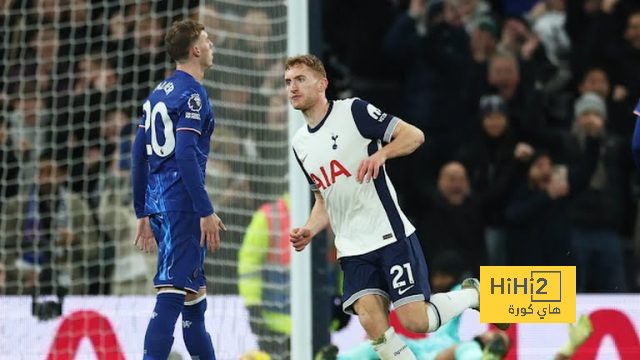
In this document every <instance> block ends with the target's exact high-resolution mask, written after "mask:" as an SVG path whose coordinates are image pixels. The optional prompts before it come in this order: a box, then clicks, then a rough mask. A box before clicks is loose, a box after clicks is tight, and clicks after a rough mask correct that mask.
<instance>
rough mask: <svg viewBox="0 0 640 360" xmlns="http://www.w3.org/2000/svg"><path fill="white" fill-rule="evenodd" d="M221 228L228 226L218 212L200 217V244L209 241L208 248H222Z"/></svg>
mask: <svg viewBox="0 0 640 360" xmlns="http://www.w3.org/2000/svg"><path fill="white" fill-rule="evenodd" d="M220 230H224V231H226V230H227V228H226V227H225V226H224V224H223V223H222V220H220V218H219V217H218V215H217V214H216V213H213V214H211V215H209V216H205V217H203V218H200V246H201V247H202V246H204V244H205V241H206V243H207V249H209V251H211V252H213V251H216V250H218V249H219V248H220Z"/></svg>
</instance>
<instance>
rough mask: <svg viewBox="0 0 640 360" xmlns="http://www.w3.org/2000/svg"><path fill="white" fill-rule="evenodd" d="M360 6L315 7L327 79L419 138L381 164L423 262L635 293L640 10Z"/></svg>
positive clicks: (545, 1)
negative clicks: (569, 279)
mask: <svg viewBox="0 0 640 360" xmlns="http://www.w3.org/2000/svg"><path fill="white" fill-rule="evenodd" d="M363 3H364V2H362V1H326V2H325V4H326V7H327V9H325V15H326V16H325V17H324V19H323V21H324V23H323V25H324V30H325V31H324V34H325V39H326V46H327V55H326V56H327V60H328V61H327V62H328V64H330V66H332V69H331V73H332V76H331V79H330V82H331V80H332V82H333V85H334V87H333V90H334V91H335V96H338V97H342V96H359V97H362V98H364V99H366V100H369V101H370V102H372V103H374V104H375V105H376V106H378V107H380V108H382V109H384V110H386V111H387V112H389V113H392V114H395V115H397V116H399V117H401V118H402V119H404V120H406V121H408V122H410V123H412V124H414V125H416V126H418V127H420V128H421V129H422V130H423V131H424V132H425V134H426V138H427V140H426V142H425V145H424V146H423V147H422V148H420V149H419V150H418V152H417V154H415V155H414V156H411V157H407V158H405V159H401V160H392V161H390V162H389V163H388V168H389V174H390V176H391V178H392V180H393V182H394V184H395V185H396V189H397V191H398V193H399V197H400V199H401V200H400V201H401V203H402V204H403V206H404V208H405V209H406V210H407V212H408V215H409V217H410V218H411V219H412V220H413V222H414V223H415V224H416V226H417V228H418V234H419V236H420V238H421V240H422V242H423V247H424V250H425V251H424V252H425V255H426V257H427V260H428V262H429V261H433V259H434V258H437V257H439V256H441V254H446V253H449V252H454V253H456V254H457V255H458V256H460V257H461V258H462V259H463V260H464V263H465V264H466V270H467V271H468V272H470V273H473V274H477V273H478V266H479V265H576V266H577V278H578V279H577V282H578V284H577V286H578V291H581V292H598V291H633V290H636V291H637V290H638V277H637V269H638V253H639V251H640V247H639V246H640V245H639V243H638V240H637V239H638V235H637V234H636V233H637V230H636V226H637V219H636V204H637V195H638V194H637V181H636V177H637V175H636V170H635V169H634V167H633V162H632V160H631V152H630V139H631V135H632V132H633V128H634V124H635V115H633V110H634V107H635V104H636V103H637V101H638V98H639V97H640V88H639V87H638V84H640V83H639V82H638V74H640V71H639V69H638V67H639V66H640V61H639V60H640V58H639V57H638V56H640V7H639V5H640V4H637V2H635V1H625V0H579V1H578V0H576V1H568V0H540V1H538V0H530V1H525V0H522V1H485V0H444V1H439V0H429V1H425V0H410V1H385V0H378V1H367V4H368V6H363ZM356 44H357V45H356Z"/></svg>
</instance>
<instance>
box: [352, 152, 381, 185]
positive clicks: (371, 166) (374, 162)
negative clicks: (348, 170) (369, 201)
mask: <svg viewBox="0 0 640 360" xmlns="http://www.w3.org/2000/svg"><path fill="white" fill-rule="evenodd" d="M385 161H387V158H386V156H385V155H384V154H383V153H382V152H381V151H376V152H375V154H373V155H371V156H369V157H368V158H366V159H364V160H362V162H361V163H360V166H359V167H358V175H357V176H356V181H357V182H359V183H361V184H362V181H365V180H366V182H369V181H371V179H377V178H378V173H379V172H380V168H381V167H382V165H384V162H385Z"/></svg>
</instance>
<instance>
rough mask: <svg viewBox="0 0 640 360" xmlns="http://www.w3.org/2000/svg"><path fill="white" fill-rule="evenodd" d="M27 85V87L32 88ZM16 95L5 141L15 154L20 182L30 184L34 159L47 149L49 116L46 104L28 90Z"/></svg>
mask: <svg viewBox="0 0 640 360" xmlns="http://www.w3.org/2000/svg"><path fill="white" fill-rule="evenodd" d="M33 85H34V84H33V83H31V84H30V85H28V86H29V87H31V86H33ZM27 91H28V92H26V93H24V94H22V95H16V96H15V97H14V99H12V101H11V107H12V108H13V111H12V112H11V113H10V114H9V124H8V125H9V126H8V128H9V138H10V139H11V141H12V143H13V144H14V147H15V149H16V150H17V153H16V155H17V157H18V160H19V163H20V168H21V169H22V171H21V177H20V179H21V180H22V181H33V178H34V176H35V173H36V166H35V163H36V159H37V158H38V156H39V155H40V153H41V152H42V151H43V149H44V148H46V147H49V146H51V142H50V139H49V135H48V134H47V133H48V130H49V129H50V126H51V124H50V122H49V119H50V118H49V116H48V115H49V113H48V111H47V110H46V104H45V103H44V101H43V100H42V99H41V98H40V97H38V94H37V93H36V92H35V91H31V89H29V90H27Z"/></svg>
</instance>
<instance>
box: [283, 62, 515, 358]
mask: <svg viewBox="0 0 640 360" xmlns="http://www.w3.org/2000/svg"><path fill="white" fill-rule="evenodd" d="M284 81H285V86H286V89H287V96H288V97H289V101H290V103H291V105H292V106H293V107H294V108H295V109H297V110H300V111H301V112H302V114H303V116H304V118H305V120H306V124H305V125H304V126H303V127H302V128H300V129H299V130H298V132H297V133H296V135H295V136H294V138H293V140H292V146H293V152H294V155H295V156H296V158H297V160H298V164H299V165H300V167H301V168H302V170H303V172H304V174H305V176H306V178H307V180H308V182H309V185H310V187H311V190H312V191H313V193H314V195H315V204H314V206H313V209H312V210H311V214H310V216H309V219H308V221H307V223H306V224H305V225H303V226H302V227H299V228H294V229H292V230H291V234H290V240H291V242H292V244H293V247H294V248H295V249H296V250H297V251H302V250H303V249H304V248H305V246H306V245H307V244H309V242H310V241H311V238H312V237H313V236H314V235H315V234H317V233H318V232H320V231H322V230H323V229H324V228H326V227H327V226H331V228H332V229H333V232H334V233H335V245H336V249H337V250H338V258H339V261H340V266H341V267H342V270H343V273H344V285H343V287H344V292H343V310H344V311H345V312H346V313H349V314H355V315H358V318H359V320H360V323H361V324H362V326H363V328H364V329H365V331H366V332H367V335H368V337H369V339H370V340H371V342H372V345H373V348H374V350H375V351H376V353H377V354H378V356H379V357H380V358H381V359H383V360H387V359H415V356H414V354H413V353H412V352H411V350H409V349H408V347H407V345H406V344H405V343H404V342H403V340H402V339H401V338H400V337H399V336H398V335H397V334H395V332H394V330H393V328H392V327H390V326H389V319H388V317H389V305H390V304H391V305H393V307H394V308H395V310H396V314H397V315H398V318H399V320H400V322H401V323H402V325H403V326H404V327H405V328H407V329H408V330H410V331H413V332H433V331H436V330H437V329H438V328H439V327H440V326H442V325H444V324H445V323H447V322H448V321H450V320H451V319H453V318H455V317H456V316H457V315H459V314H460V313H462V312H463V311H464V310H465V309H467V308H475V309H479V307H480V293H479V290H480V283H479V281H478V280H476V279H467V280H465V281H464V282H463V283H462V289H460V290H456V291H450V292H447V293H439V294H431V289H430V286H429V277H428V271H427V264H426V262H425V258H424V255H423V253H422V250H421V246H420V243H419V240H418V238H417V236H416V234H415V228H414V227H413V225H412V224H411V222H410V221H409V220H408V219H407V217H406V216H405V215H404V213H403V212H402V210H401V209H400V207H399V205H398V199H397V196H396V192H395V189H394V187H393V184H392V183H391V180H390V179H389V177H388V176H387V174H386V170H385V167H384V164H385V162H386V160H388V159H392V158H395V157H400V156H406V155H409V154H411V153H412V152H414V151H415V150H416V149H417V148H418V147H419V146H420V145H421V144H422V143H423V142H424V134H423V133H422V131H420V129H418V128H416V127H415V126H413V125H411V124H409V123H406V122H404V121H402V120H400V119H399V118H397V117H394V116H392V115H389V114H386V113H384V112H383V111H381V110H380V109H378V108H376V107H375V106H374V105H373V104H369V103H367V102H366V101H364V100H361V99H358V98H350V99H344V100H335V101H328V100H327V98H326V95H325V91H326V89H327V85H328V80H327V75H326V72H325V70H324V66H323V65H322V62H321V61H320V60H319V59H318V58H316V57H315V56H313V55H301V56H296V57H292V58H289V59H287V61H286V64H285V75H284ZM383 145H384V146H383ZM497 325H498V324H497ZM507 326H508V325H507V324H499V327H500V328H503V329H505V328H506V327H507ZM294 331H295V329H294Z"/></svg>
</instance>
